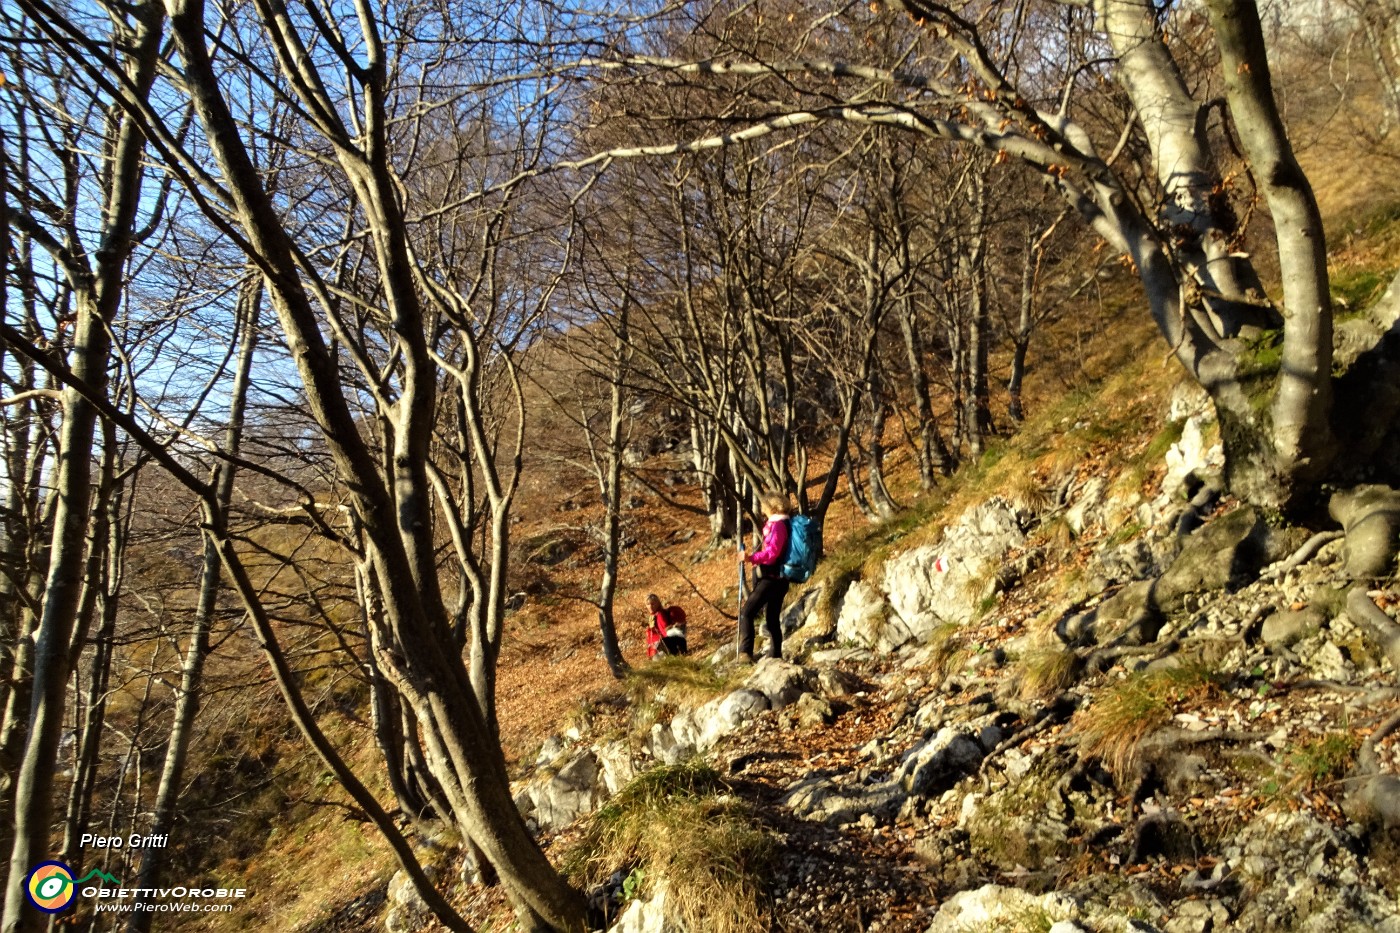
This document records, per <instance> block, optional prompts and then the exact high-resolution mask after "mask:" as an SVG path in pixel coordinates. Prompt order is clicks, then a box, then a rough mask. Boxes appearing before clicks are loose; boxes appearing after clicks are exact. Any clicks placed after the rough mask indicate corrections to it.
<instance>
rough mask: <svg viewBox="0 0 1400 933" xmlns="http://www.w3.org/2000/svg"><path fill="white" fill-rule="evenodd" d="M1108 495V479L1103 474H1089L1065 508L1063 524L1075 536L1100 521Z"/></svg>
mask: <svg viewBox="0 0 1400 933" xmlns="http://www.w3.org/2000/svg"><path fill="white" fill-rule="evenodd" d="M1107 495H1108V480H1107V479H1105V478H1104V477H1103V476H1091V477H1089V479H1088V480H1086V481H1085V482H1084V485H1083V486H1081V487H1080V488H1079V491H1078V492H1077V493H1076V494H1075V496H1074V498H1073V499H1072V500H1071V501H1070V504H1069V508H1067V509H1065V524H1067V525H1069V529H1070V531H1072V532H1074V534H1075V535H1076V536H1078V535H1082V534H1083V533H1084V532H1085V530H1086V529H1088V528H1090V527H1092V526H1094V525H1097V524H1101V523H1102V517H1101V515H1100V512H1101V511H1102V509H1103V504H1104V499H1105V498H1107Z"/></svg>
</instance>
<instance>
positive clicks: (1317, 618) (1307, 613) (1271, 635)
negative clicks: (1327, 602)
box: [1259, 606, 1327, 648]
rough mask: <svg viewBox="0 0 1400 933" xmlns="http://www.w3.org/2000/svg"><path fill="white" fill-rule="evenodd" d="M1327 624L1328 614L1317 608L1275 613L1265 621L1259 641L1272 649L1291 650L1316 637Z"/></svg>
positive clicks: (1311, 607) (1310, 607)
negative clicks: (1298, 644) (1305, 639)
mask: <svg viewBox="0 0 1400 933" xmlns="http://www.w3.org/2000/svg"><path fill="white" fill-rule="evenodd" d="M1325 624H1327V613H1325V612H1324V611H1322V610H1321V609H1320V608H1318V607H1316V606H1309V607H1307V608H1306V609H1288V610H1284V611H1283V612H1275V613H1274V614H1273V615H1271V616H1269V617H1268V618H1267V619H1265V620H1264V625H1263V627H1262V628H1261V629H1260V631H1259V640H1260V641H1262V642H1263V643H1264V644H1266V645H1269V646H1270V647H1275V648H1291V647H1293V646H1294V645H1296V644H1297V643H1298V642H1300V641H1302V640H1303V639H1304V638H1308V637H1309V636H1312V635H1316V634H1317V633H1318V632H1319V631H1320V630H1321V629H1322V626H1324V625H1325Z"/></svg>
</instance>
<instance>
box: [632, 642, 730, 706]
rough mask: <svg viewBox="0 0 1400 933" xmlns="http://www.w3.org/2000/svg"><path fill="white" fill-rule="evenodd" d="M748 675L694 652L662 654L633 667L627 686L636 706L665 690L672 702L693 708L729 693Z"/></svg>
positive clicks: (643, 703)
mask: <svg viewBox="0 0 1400 933" xmlns="http://www.w3.org/2000/svg"><path fill="white" fill-rule="evenodd" d="M744 676H746V672H745V671H743V670H742V669H738V670H728V671H722V670H721V669H719V668H716V667H715V666H713V665H712V664H710V663H709V662H708V661H706V660H704V659H702V658H698V657H695V656H691V655H682V656H675V657H662V658H657V659H656V660H654V661H649V662H648V663H646V664H644V665H641V666H638V667H634V668H632V669H631V671H629V672H628V674H627V680H626V683H625V688H626V690H627V695H628V698H629V699H630V700H631V703H632V705H633V707H634V708H635V707H641V706H645V705H647V704H648V703H651V702H653V701H654V698H655V697H656V695H657V693H659V692H660V691H661V690H662V689H664V690H665V691H666V702H667V703H668V704H672V705H675V706H679V707H682V708H690V707H694V706H700V705H701V704H703V703H706V702H708V701H710V700H713V699H714V698H715V697H717V696H721V695H723V694H725V693H728V692H729V691H730V690H731V689H733V688H734V687H735V686H736V685H737V680H738V679H741V678H742V677H744Z"/></svg>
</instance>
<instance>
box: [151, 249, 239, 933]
mask: <svg viewBox="0 0 1400 933" xmlns="http://www.w3.org/2000/svg"><path fill="white" fill-rule="evenodd" d="M262 296H263V283H262V276H261V274H260V273H257V272H254V273H253V274H252V275H251V276H250V277H249V279H248V281H247V282H246V283H245V284H244V285H243V287H242V288H241V289H240V294H239V297H238V327H237V330H236V337H235V339H236V340H237V342H238V347H239V349H238V358H237V362H236V363H235V365H234V371H233V383H232V385H231V386H230V387H229V414H228V423H227V425H226V426H225V428H224V438H223V450H224V451H226V452H227V453H228V454H229V455H230V456H232V457H237V456H238V454H239V448H240V446H241V444H242V440H243V421H244V415H245V413H246V411H247V405H248V389H249V384H250V382H251V380H252V369H253V355H254V353H255V351H256V350H257V345H258V337H259V333H260V328H261V323H260V320H259V317H260V315H259V312H260V310H261V305H262ZM236 472H237V471H236V470H235V468H234V465H233V462H232V461H230V460H221V461H220V462H219V463H218V464H217V465H216V466H215V467H214V475H213V476H211V477H210V478H209V486H210V488H211V489H212V490H213V496H214V499H215V503H216V507H217V508H218V509H219V511H220V512H223V513H227V511H228V509H229V506H230V504H231V503H232V501H233V482H234V477H235V474H236ZM219 577H220V561H219V549H218V546H217V543H216V542H214V541H212V540H209V539H205V541H204V553H203V560H202V563H201V567H200V575H199V596H198V601H197V603H196V606H195V613H194V619H193V621H192V622H191V625H190V633H189V643H188V644H187V645H186V646H185V657H184V662H183V663H182V665H181V668H180V686H179V687H178V688H177V689H176V691H175V711H174V717H173V719H172V721H171V725H170V739H169V741H168V742H167V744H166V746H165V760H164V762H163V763H162V765H161V772H160V777H159V779H158V783H157V785H156V797H155V803H154V804H153V806H152V808H151V823H150V827H149V829H148V830H147V832H148V833H149V834H152V835H168V834H169V832H170V829H171V827H172V826H173V825H174V822H175V813H176V807H177V804H178V802H179V794H180V789H181V786H182V784H183V782H184V775H185V761H186V758H187V757H188V755H189V748H190V740H191V738H192V736H193V733H194V721H195V717H196V716H197V715H198V713H199V706H200V699H201V697H202V693H203V684H204V664H205V660H206V659H207V658H208V655H209V632H210V628H211V627H212V625H213V622H214V616H215V612H216V611H217V609H218V605H219V591H220V586H219ZM165 852H166V850H165V849H164V848H158V847H155V846H148V847H146V848H145V849H142V850H141V863H140V867H139V869H138V870H137V876H136V881H137V887H138V888H144V889H148V890H154V889H155V888H156V887H157V883H158V882H159V881H160V877H161V872H162V870H163V869H164V867H165ZM154 900H155V898H154V897H152V896H151V895H149V894H147V895H146V896H144V897H143V898H141V899H140V901H139V903H143V904H144V903H151V902H153V901H154ZM154 916H155V912H154V911H152V910H136V911H133V912H132V914H131V916H130V918H129V920H128V922H127V929H128V930H130V931H132V933H146V931H147V930H149V929H150V928H151V920H152V918H153V917H154Z"/></svg>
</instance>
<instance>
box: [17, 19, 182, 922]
mask: <svg viewBox="0 0 1400 933" xmlns="http://www.w3.org/2000/svg"><path fill="white" fill-rule="evenodd" d="M134 15H135V16H136V17H137V25H136V29H135V36H134V37H133V41H132V46H131V52H130V58H129V59H128V71H127V79H128V80H129V81H130V82H131V83H132V85H133V86H134V87H136V88H137V89H138V92H143V91H144V89H146V88H149V87H150V84H151V81H152V80H153V78H154V74H155V65H156V55H157V52H158V51H159V42H160V34H161V25H162V23H163V18H162V14H161V9H160V7H159V5H158V4H155V3H148V4H145V5H144V6H142V7H139V8H137V10H135V11H134ZM108 121H109V123H108V126H109V132H108V139H110V140H111V145H112V149H111V164H110V168H109V172H110V174H109V175H108V176H107V181H108V189H107V202H106V204H105V205H104V207H105V210H104V218H103V220H104V223H103V229H102V231H101V235H102V240H103V242H102V248H101V250H100V251H99V252H98V253H97V254H96V256H95V259H96V265H95V267H94V268H92V269H90V272H91V274H92V278H91V280H90V284H89V287H88V288H87V289H84V290H82V291H80V292H79V294H78V295H77V296H76V300H77V311H78V320H77V324H76V328H75V331H74V337H73V351H72V357H71V359H72V362H71V369H72V373H73V375H74V376H75V377H76V378H77V379H78V380H79V381H81V382H82V383H84V384H85V385H87V386H90V387H92V388H93V389H95V390H97V391H99V392H103V393H105V387H106V383H107V362H108V355H109V352H110V337H109V333H108V325H109V323H110V322H111V320H112V318H113V317H114V316H115V314H116V311H117V308H118V306H119V305H120V303H121V300H122V294H123V287H124V284H125V283H124V281H123V279H124V274H125V270H126V263H127V258H128V257H129V255H130V253H131V249H132V245H133V244H132V233H133V227H134V223H135V218H136V214H137V209H138V206H139V205H140V201H141V172H142V165H141V160H142V155H143V152H144V148H145V140H144V138H143V137H142V135H141V133H140V131H139V130H138V129H137V127H136V125H135V121H134V120H132V119H130V118H123V117H122V115H121V112H120V111H119V110H118V109H116V108H113V110H112V111H111V112H110V113H109V116H108ZM63 410H64V420H63V427H62V430H61V433H60V436H59V456H58V468H57V475H56V477H55V481H54V484H55V488H56V489H57V490H58V496H59V502H58V510H57V512H56V514H55V516H54V527H53V546H52V556H51V559H50V565H49V573H48V579H47V581H46V584H45V587H44V594H45V596H44V608H43V613H42V615H41V617H40V621H39V631H38V638H37V642H36V644H35V649H34V687H33V689H34V692H33V696H32V699H31V702H30V713H29V735H28V737H27V742H26V744H25V750H24V757H23V760H22V762H21V764H20V769H19V773H18V775H17V777H16V781H15V794H14V801H15V822H14V826H15V835H14V842H13V844H12V848H11V852H10V862H9V875H8V877H7V879H6V890H5V907H4V914H3V918H0V930H3V931H4V933H15V931H21V930H24V931H37V930H40V929H42V928H43V927H44V926H45V925H46V920H47V917H44V916H42V915H40V914H39V912H38V911H35V910H32V909H31V908H29V907H28V905H27V903H26V895H25V893H24V890H23V886H24V878H25V876H26V875H27V874H28V872H29V870H30V869H31V868H32V867H33V866H34V864H35V863H37V862H39V861H42V860H43V858H44V857H45V856H46V855H47V853H48V851H49V831H50V818H51V814H52V812H53V784H54V777H55V763H56V755H57V751H58V741H59V736H60V734H61V733H62V730H63V725H64V711H65V706H66V703H65V701H66V691H67V685H68V675H69V672H70V665H69V658H70V646H71V645H72V644H73V641H74V634H75V633H74V628H75V626H76V624H77V622H78V619H77V610H78V600H79V597H80V595H81V590H82V584H83V579H82V578H83V571H84V569H85V568H86V564H87V561H86V558H85V551H86V540H85V538H86V536H87V532H88V526H89V522H90V519H91V517H92V502H91V491H90V489H89V487H90V484H91V476H92V450H93V432H94V428H95V425H96V419H97V409H96V407H95V406H94V405H93V403H92V402H90V401H89V400H88V399H86V398H84V397H83V395H82V394H81V393H80V392H79V391H77V390H76V389H74V388H72V387H68V388H65V389H64V390H63Z"/></svg>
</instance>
